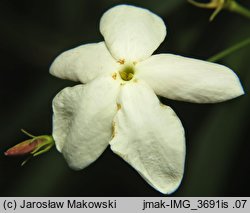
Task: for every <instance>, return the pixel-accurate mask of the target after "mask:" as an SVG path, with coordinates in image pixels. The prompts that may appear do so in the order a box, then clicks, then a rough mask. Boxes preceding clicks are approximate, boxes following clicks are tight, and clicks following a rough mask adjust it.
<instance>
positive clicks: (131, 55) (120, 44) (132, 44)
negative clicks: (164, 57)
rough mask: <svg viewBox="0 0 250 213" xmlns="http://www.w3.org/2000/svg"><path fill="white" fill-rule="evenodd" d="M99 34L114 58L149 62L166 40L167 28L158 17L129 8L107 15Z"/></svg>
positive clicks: (147, 11)
mask: <svg viewBox="0 0 250 213" xmlns="http://www.w3.org/2000/svg"><path fill="white" fill-rule="evenodd" d="M100 31H101V33H102V35H103V36H104V39H105V42H106V44H107V47H108V48H109V50H110V52H111V54H112V56H113V57H114V58H116V59H117V60H123V59H125V60H129V61H140V60H143V59H146V58H148V57H149V56H150V55H151V54H152V53H153V52H154V51H155V50H156V49H157V47H158V46H159V45H160V43H161V42H162V41H163V40H164V38H165V36H166V27H165V24H164V22H163V21H162V19H161V18H160V17H159V16H157V15H155V14H153V13H152V12H150V11H149V10H146V9H142V8H139V7H134V6H129V5H119V6H116V7H113V8H111V9H110V10H108V11H107V12H105V13H104V15H103V16H102V18H101V22H100Z"/></svg>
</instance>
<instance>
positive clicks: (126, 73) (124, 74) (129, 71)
mask: <svg viewBox="0 0 250 213" xmlns="http://www.w3.org/2000/svg"><path fill="white" fill-rule="evenodd" d="M134 73H135V71H134V67H133V66H131V65H125V66H124V67H123V68H122V70H121V71H119V74H120V76H121V78H122V80H124V81H130V80H131V79H132V78H133V77H134Z"/></svg>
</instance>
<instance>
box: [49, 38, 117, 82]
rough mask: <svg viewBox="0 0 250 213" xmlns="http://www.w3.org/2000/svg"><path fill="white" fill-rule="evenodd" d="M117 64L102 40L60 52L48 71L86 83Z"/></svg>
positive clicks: (108, 71) (112, 68)
mask: <svg viewBox="0 0 250 213" xmlns="http://www.w3.org/2000/svg"><path fill="white" fill-rule="evenodd" d="M118 66H119V63H117V62H116V61H115V60H114V58H113V57H112V56H111V55H110V53H109V51H108V49H107V48H106V46H105V43H104V42H100V43H94V44H85V45H82V46H79V47H76V48H74V49H71V50H68V51H66V52H63V53H62V54H60V55H59V56H58V57H57V58H56V59H55V60H54V62H53V63H52V65H51V67H50V73H51V74H52V75H54V76H56V77H59V78H62V79H69V80H72V81H80V82H82V83H87V82H89V81H91V80H93V79H94V78H96V77H98V76H100V75H105V74H111V73H112V72H114V71H116V68H117V67H118Z"/></svg>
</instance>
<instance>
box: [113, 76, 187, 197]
mask: <svg viewBox="0 0 250 213" xmlns="http://www.w3.org/2000/svg"><path fill="white" fill-rule="evenodd" d="M118 102H119V103H120V105H121V108H120V110H119V111H118V113H117V115H116V117H115V119H114V123H113V126H114V138H113V140H112V141H111V142H110V144H111V149H112V150H113V151H114V152H115V153H116V154H118V155H119V156H120V157H122V158H123V159H124V160H125V161H127V162H128V163H129V164H130V165H131V166H133V167H134V168H135V169H136V170H137V171H138V172H139V173H140V175H141V176H142V177H143V178H144V179H145V180H146V181H147V182H148V183H149V184H150V185H151V186H152V187H154V188H155V189H157V190H158V191H160V192H162V193H164V194H169V193H172V192H173V191H175V190H176V189H177V188H178V186H179V184H180V182H181V179H182V176H183V170H184V160H185V137H184V130H183V127H182V124H181V122H180V120H179V119H178V117H177V116H176V114H175V113H174V111H173V110H172V109H171V108H170V107H168V106H165V105H162V104H160V102H159V100H158V98H157V97H156V95H155V94H154V92H153V91H152V89H150V88H149V87H147V86H146V85H145V84H142V83H141V82H140V81H139V83H134V84H126V85H124V87H123V88H122V90H121V93H120V95H119V98H118Z"/></svg>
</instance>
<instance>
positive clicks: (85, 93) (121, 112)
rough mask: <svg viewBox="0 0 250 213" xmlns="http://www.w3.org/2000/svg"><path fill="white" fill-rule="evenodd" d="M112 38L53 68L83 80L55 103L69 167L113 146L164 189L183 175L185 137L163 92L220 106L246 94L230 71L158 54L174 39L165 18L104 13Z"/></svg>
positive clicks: (136, 11)
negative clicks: (163, 101)
mask: <svg viewBox="0 0 250 213" xmlns="http://www.w3.org/2000/svg"><path fill="white" fill-rule="evenodd" d="M100 31H101V33H102V35H103V37H104V40H105V41H104V42H100V43H94V44H86V45H82V46H79V47H77V48H74V49H72V50H69V51H66V52H64V53H62V54H61V55H59V56H58V57H57V58H56V59H55V61H54V62H53V64H52V66H51V68H50V73H51V74H52V75H55V76H57V77H59V78H63V79H69V80H73V81H79V82H81V83H83V84H80V85H77V86H74V87H68V88H65V89H63V90H62V91H61V92H59V94H57V96H56V97H55V98H54V100H53V111H54V117H53V137H54V139H55V142H56V147H57V149H58V150H59V151H60V152H62V154H63V155H64V157H65V158H66V161H67V162H68V164H69V166H70V167H71V168H73V169H77V170H78V169H83V168H85V167H86V166H88V165H89V164H91V163H92V162H94V161H95V160H96V159H97V158H98V157H99V156H100V155H101V154H102V152H103V151H104V150H105V149H106V147H107V146H108V145H110V146H111V149H112V151H113V152H114V153H116V154H117V155H119V156H120V157H122V158H123V159H124V160H125V161H127V162H128V163H129V164H130V165H131V166H132V167H134V168H135V169H136V170H137V171H138V172H139V174H140V175H141V176H142V177H143V178H144V179H145V180H146V181H147V182H148V183H149V184H150V185H151V186H152V187H154V188H155V189H156V190H158V191H160V192H162V193H165V194H169V193H172V192H173V191H175V190H176V189H177V188H178V186H179V184H180V182H181V179H182V176H183V171H184V162H185V136H184V130H183V127H182V124H181V122H180V120H179V118H178V117H177V116H176V114H175V113H174V111H173V110H172V109H171V108H170V107H168V106H165V105H163V104H161V103H160V102H159V100H158V98H157V96H156V95H160V96H163V97H166V98H170V99H174V100H184V101H189V102H195V103H215V102H221V101H225V100H228V99H232V98H235V97H237V96H240V95H242V94H243V93H244V91H243V89H242V87H241V84H240V82H239V79H238V78H237V76H236V75H235V73H234V72H233V71H232V70H230V69H229V68H227V67H225V66H222V65H219V64H215V63H209V62H206V61H201V60H197V59H191V58H185V57H181V56H177V55H172V54H158V55H153V56H151V55H152V53H153V52H154V51H155V50H156V49H157V47H158V46H159V45H160V43H161V42H162V41H163V40H164V38H165V36H166V27H165V25H164V22H163V21H162V19H161V18H160V17H158V16H157V15H155V14H153V13H151V12H150V11H148V10H146V9H142V8H138V7H134V6H129V5H119V6H116V7H113V8H111V9H110V10H108V11H107V12H106V13H105V14H104V15H103V16H102V18H101V22H100Z"/></svg>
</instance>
